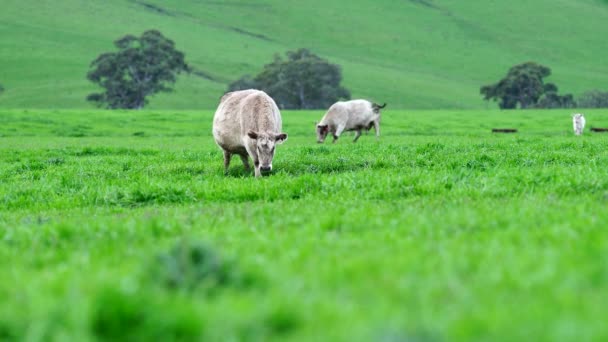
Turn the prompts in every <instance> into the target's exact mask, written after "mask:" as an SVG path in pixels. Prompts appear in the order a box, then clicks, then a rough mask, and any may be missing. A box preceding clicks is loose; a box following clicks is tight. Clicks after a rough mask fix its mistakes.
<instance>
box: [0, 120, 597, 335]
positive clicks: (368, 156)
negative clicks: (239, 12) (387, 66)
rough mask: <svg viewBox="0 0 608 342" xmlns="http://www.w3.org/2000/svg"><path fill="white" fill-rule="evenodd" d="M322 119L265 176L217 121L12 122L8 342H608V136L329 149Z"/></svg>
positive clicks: (461, 137) (388, 124)
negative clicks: (241, 157)
mask: <svg viewBox="0 0 608 342" xmlns="http://www.w3.org/2000/svg"><path fill="white" fill-rule="evenodd" d="M322 114H323V113H321V112H284V113H283V118H284V130H285V131H286V132H287V133H288V134H289V139H288V141H287V142H286V143H285V144H283V145H281V146H279V147H278V149H277V155H276V158H275V161H274V163H273V165H274V168H275V170H274V173H273V174H272V175H271V176H269V177H264V178H263V179H254V178H253V177H252V176H251V175H247V174H245V173H244V171H243V168H242V166H241V165H240V163H238V162H236V161H235V162H234V163H233V165H232V167H231V169H230V174H229V175H228V176H223V173H222V168H223V166H222V156H221V151H220V150H219V148H218V147H217V146H215V144H214V143H213V139H212V137H211V134H210V131H211V127H210V123H211V117H212V115H213V113H212V112H203V113H197V112H168V111H167V112H149V111H143V112H120V111H116V112H109V111H60V112H51V111H43V112H40V111H29V112H27V111H3V112H0V279H2V281H1V282H0V340H30V341H48V340H78V341H86V340H95V339H97V340H116V339H117V338H118V337H120V336H122V337H128V338H130V339H132V340H138V339H139V340H222V341H224V340H260V341H261V340H276V341H283V340H286V339H289V340H328V341H329V340H331V341H334V340H342V341H347V340H348V341H352V340H363V341H370V340H371V341H405V340H425V341H444V340H445V341H448V340H449V341H451V340H494V341H496V340H505V341H506V340H509V341H512V340H535V341H555V340H564V341H570V340H573V339H582V340H605V339H607V338H608V327H607V326H606V324H605V322H604V317H605V315H606V307H605V303H607V302H608V261H607V260H608V259H606V250H608V232H607V231H606V226H607V224H606V222H608V212H607V211H606V210H605V208H606V205H607V204H608V168H607V167H606V166H607V165H608V153H607V152H606V151H607V149H608V135H602V134H590V133H588V131H587V132H586V133H585V135H584V136H582V137H574V136H573V134H572V129H571V121H570V113H569V112H566V111H517V112H495V111H489V112H483V111H466V112H457V111H450V112H448V111H432V112H431V111H429V112H426V111H421V112H406V111H403V112H401V111H390V110H387V111H386V112H385V114H384V116H383V122H382V137H381V139H380V141H378V142H376V141H375V139H374V137H373V136H372V135H371V134H370V135H368V136H363V137H361V139H360V140H359V142H358V143H357V144H352V143H351V142H350V139H352V135H351V136H343V138H342V139H341V140H340V141H339V143H338V144H335V145H331V144H325V145H318V144H316V143H315V139H314V121H315V120H318V119H319V118H320V117H321V116H322ZM585 114H586V117H587V123H588V125H590V126H608V117H606V116H604V115H602V113H601V112H600V111H588V112H585ZM494 127H513V128H518V129H519V130H520V133H517V134H514V135H497V134H494V135H493V134H491V133H490V129H491V128H494ZM123 334H127V336H124V335H123Z"/></svg>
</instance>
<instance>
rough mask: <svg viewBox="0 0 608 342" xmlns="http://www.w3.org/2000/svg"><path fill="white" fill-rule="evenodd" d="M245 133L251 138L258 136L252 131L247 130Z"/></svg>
mask: <svg viewBox="0 0 608 342" xmlns="http://www.w3.org/2000/svg"><path fill="white" fill-rule="evenodd" d="M247 135H248V136H249V137H250V138H251V139H257V138H258V134H257V133H256V132H254V131H249V132H247Z"/></svg>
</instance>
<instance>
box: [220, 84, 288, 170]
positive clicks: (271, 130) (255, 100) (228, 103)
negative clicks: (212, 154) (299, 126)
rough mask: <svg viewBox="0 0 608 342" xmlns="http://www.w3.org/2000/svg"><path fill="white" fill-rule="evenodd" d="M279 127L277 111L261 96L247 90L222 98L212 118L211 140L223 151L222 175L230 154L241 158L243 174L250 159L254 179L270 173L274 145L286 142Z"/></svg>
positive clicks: (255, 91)
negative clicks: (251, 160) (253, 170)
mask: <svg viewBox="0 0 608 342" xmlns="http://www.w3.org/2000/svg"><path fill="white" fill-rule="evenodd" d="M281 126H282V122H281V113H280V112H279V108H278V107H277V105H276V103H275V102H274V100H273V99H272V98H271V97H270V96H268V95H267V94H266V93H265V92H263V91H260V90H254V89H248V90H239V91H234V92H231V93H227V94H225V95H224V96H222V99H221V100H220V104H219V106H218V107H217V110H216V111H215V116H214V118H213V137H214V138H215V142H216V143H217V144H218V145H219V146H220V147H221V148H222V150H224V170H225V172H228V166H230V158H231V157H232V155H233V154H238V155H239V156H240V157H241V160H242V161H243V165H245V169H247V170H249V169H250V167H249V159H248V156H251V159H253V165H254V166H255V176H256V177H260V176H261V173H262V172H269V171H271V170H272V159H273V157H274V149H275V145H277V144H281V143H283V142H284V141H285V140H287V134H285V133H281V129H282V128H281Z"/></svg>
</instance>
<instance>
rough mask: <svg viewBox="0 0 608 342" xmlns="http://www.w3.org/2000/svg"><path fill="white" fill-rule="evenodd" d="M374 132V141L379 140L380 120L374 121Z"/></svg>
mask: <svg viewBox="0 0 608 342" xmlns="http://www.w3.org/2000/svg"><path fill="white" fill-rule="evenodd" d="M374 131H376V140H377V139H379V138H380V120H374Z"/></svg>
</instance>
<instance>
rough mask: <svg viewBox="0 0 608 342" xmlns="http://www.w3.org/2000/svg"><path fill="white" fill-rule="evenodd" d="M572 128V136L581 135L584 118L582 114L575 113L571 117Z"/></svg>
mask: <svg viewBox="0 0 608 342" xmlns="http://www.w3.org/2000/svg"><path fill="white" fill-rule="evenodd" d="M572 126H573V127H574V134H576V135H581V134H583V130H584V129H585V117H584V116H583V114H580V113H576V114H573V115H572Z"/></svg>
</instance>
